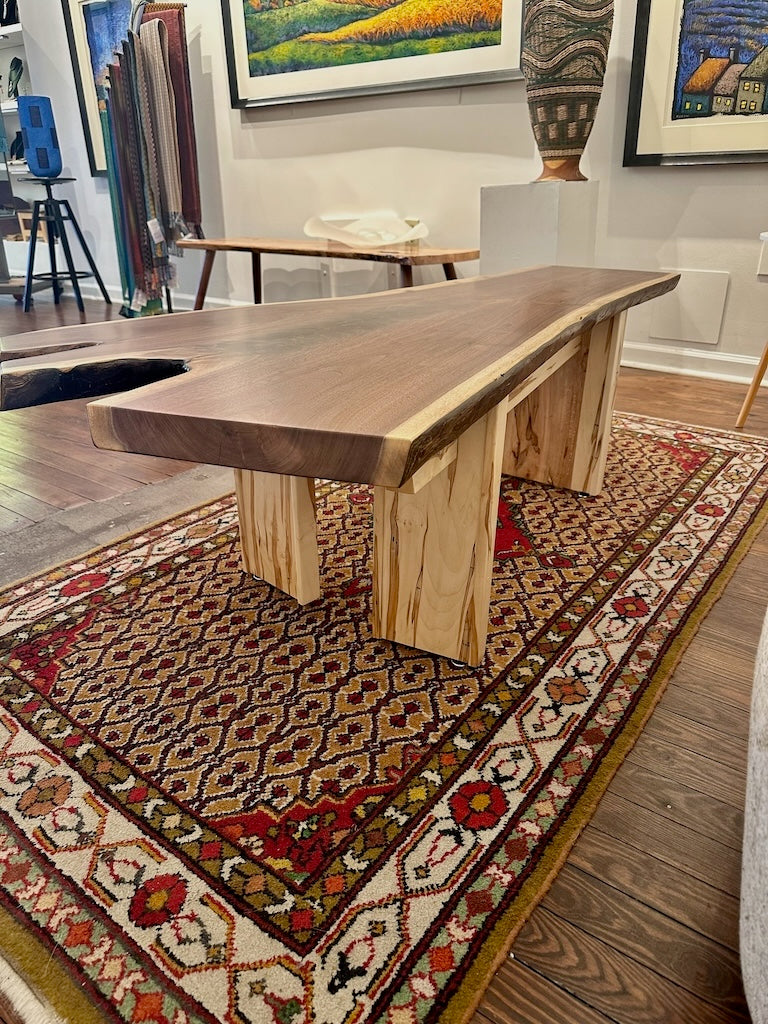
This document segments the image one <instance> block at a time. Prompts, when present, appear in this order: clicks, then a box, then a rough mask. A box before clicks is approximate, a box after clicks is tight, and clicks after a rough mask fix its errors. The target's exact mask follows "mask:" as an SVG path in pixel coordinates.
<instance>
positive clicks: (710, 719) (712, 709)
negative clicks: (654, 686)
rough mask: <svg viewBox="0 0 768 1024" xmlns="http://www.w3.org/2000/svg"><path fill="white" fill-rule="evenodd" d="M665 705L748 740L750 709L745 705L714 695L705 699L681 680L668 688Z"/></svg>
mask: <svg viewBox="0 0 768 1024" xmlns="http://www.w3.org/2000/svg"><path fill="white" fill-rule="evenodd" d="M663 706H664V707H665V708H666V709H667V710H668V711H673V712H674V713H675V714H676V715H680V716H681V717H683V718H688V719H690V720H691V721H692V722H698V723H699V724H700V725H709V726H711V727H712V728H713V729H717V731H718V732H719V733H721V734H722V735H724V736H733V737H736V738H737V739H738V740H739V741H740V742H741V743H746V742H747V731H748V729H749V711H748V710H747V709H746V708H737V707H734V705H733V704H728V703H726V702H725V701H723V700H717V698H715V697H711V696H710V698H709V699H708V700H706V701H703V700H702V699H701V694H699V693H696V692H695V691H694V690H691V689H689V688H688V687H687V686H683V685H682V683H678V684H677V685H676V686H672V687H670V688H669V690H668V691H667V693H666V694H665V695H664V705H663Z"/></svg>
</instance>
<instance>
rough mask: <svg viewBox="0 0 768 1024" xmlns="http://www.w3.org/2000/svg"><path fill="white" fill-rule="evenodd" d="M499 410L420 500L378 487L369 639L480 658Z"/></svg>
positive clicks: (469, 434)
mask: <svg viewBox="0 0 768 1024" xmlns="http://www.w3.org/2000/svg"><path fill="white" fill-rule="evenodd" d="M505 420H506V409H505V405H504V404H502V405H501V406H497V407H496V408H495V409H492V410H491V412H490V413H488V414H487V415H486V416H484V417H483V418H482V419H480V420H478V421H477V422H476V423H474V424H473V425H472V426H471V427H470V428H469V429H468V430H467V431H465V433H463V434H462V435H461V436H460V437H459V438H458V441H457V452H456V458H455V460H454V461H452V462H451V463H450V464H449V465H448V467H447V468H446V469H444V470H443V471H442V472H441V473H438V475H437V476H434V477H433V478H432V479H430V480H429V481H428V482H427V483H426V484H425V485H424V486H423V487H421V488H420V489H419V490H417V491H416V493H409V490H408V489H407V487H406V488H400V489H394V488H386V487H377V488H375V490H374V512H373V515H374V536H373V632H374V635H375V636H378V637H383V638H384V639H387V640H392V641H394V642H395V643H401V644H406V645H407V646H409V647H417V648H419V649H420V650H423V651H430V652H432V653H434V654H440V655H443V656H444V657H446V658H453V659H455V660H457V661H463V662H466V663H467V664H470V665H479V664H480V662H481V661H482V659H483V656H484V654H485V641H486V634H487V631H488V613H489V604H490V597H491V573H492V570H493V551H494V540H495V536H496V520H497V516H498V507H499V483H500V479H501V455H502V448H503V442H504V426H505Z"/></svg>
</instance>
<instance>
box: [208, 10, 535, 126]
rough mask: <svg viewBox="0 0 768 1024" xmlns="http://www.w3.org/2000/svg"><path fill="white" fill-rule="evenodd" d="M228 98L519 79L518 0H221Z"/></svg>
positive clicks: (238, 101) (304, 96)
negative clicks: (227, 73) (227, 67)
mask: <svg viewBox="0 0 768 1024" xmlns="http://www.w3.org/2000/svg"><path fill="white" fill-rule="evenodd" d="M222 8H223V15H224V31H225V37H226V43H227V60H228V64H229V77H230V88H231V94H232V105H233V106H235V107H245V106H253V105H257V104H265V103H287V102H293V101H298V100H314V99H323V98H329V97H336V96H342V95H344V96H349V95H364V94H368V93H375V92H393V91H401V90H406V89H408V90H413V89H425V88H435V87H439V86H447V85H457V84H462V83H464V82H468V81H494V80H503V79H509V78H517V77H520V71H519V67H520V31H521V16H522V14H521V8H522V0H365V2H360V3H358V2H355V0H222Z"/></svg>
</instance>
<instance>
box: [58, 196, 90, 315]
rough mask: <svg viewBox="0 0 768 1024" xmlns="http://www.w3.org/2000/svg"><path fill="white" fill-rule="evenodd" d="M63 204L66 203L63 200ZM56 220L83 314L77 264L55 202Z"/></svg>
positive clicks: (83, 307) (79, 307)
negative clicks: (74, 261)
mask: <svg viewBox="0 0 768 1024" xmlns="http://www.w3.org/2000/svg"><path fill="white" fill-rule="evenodd" d="M62 202H66V200H63V201H62ZM53 215H54V217H55V220H56V229H57V230H58V232H59V237H60V238H61V248H62V249H63V250H64V259H65V261H66V264H67V270H68V271H69V279H70V281H71V282H72V289H73V290H74V293H75V300H76V302H77V308H78V309H79V310H80V312H81V313H84V312H85V306H84V305H83V296H82V295H81V294H80V282H79V281H78V279H77V271H76V270H75V264H74V263H73V262H72V250H71V249H70V247H69V239H68V238H67V231H66V227H65V225H64V219H63V217H62V216H61V207H60V204H59V203H58V202H54V213H53Z"/></svg>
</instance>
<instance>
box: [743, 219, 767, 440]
mask: <svg viewBox="0 0 768 1024" xmlns="http://www.w3.org/2000/svg"><path fill="white" fill-rule="evenodd" d="M760 241H761V242H762V243H763V246H766V244H768V231H764V232H763V233H762V234H761V235H760ZM758 277H762V278H765V279H766V280H767V281H768V274H761V273H759V272H758ZM766 370H768V342H766V345H765V348H764V349H763V355H762V358H761V359H760V362H759V363H758V365H757V369H756V370H755V375H754V377H753V378H752V383H751V384H750V385H749V391H748V392H747V397H746V398H745V399H744V404H743V405H742V407H741V412H740V413H739V418H738V419H737V420H736V429H737V430H741V428H742V427H743V426H744V424H745V423H746V421H747V416H749V410H750V409H751V408H752V403H753V402H754V400H755V398H756V397H757V389H758V388H759V387H760V384H761V382H762V380H763V377H764V376H765V371H766Z"/></svg>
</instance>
